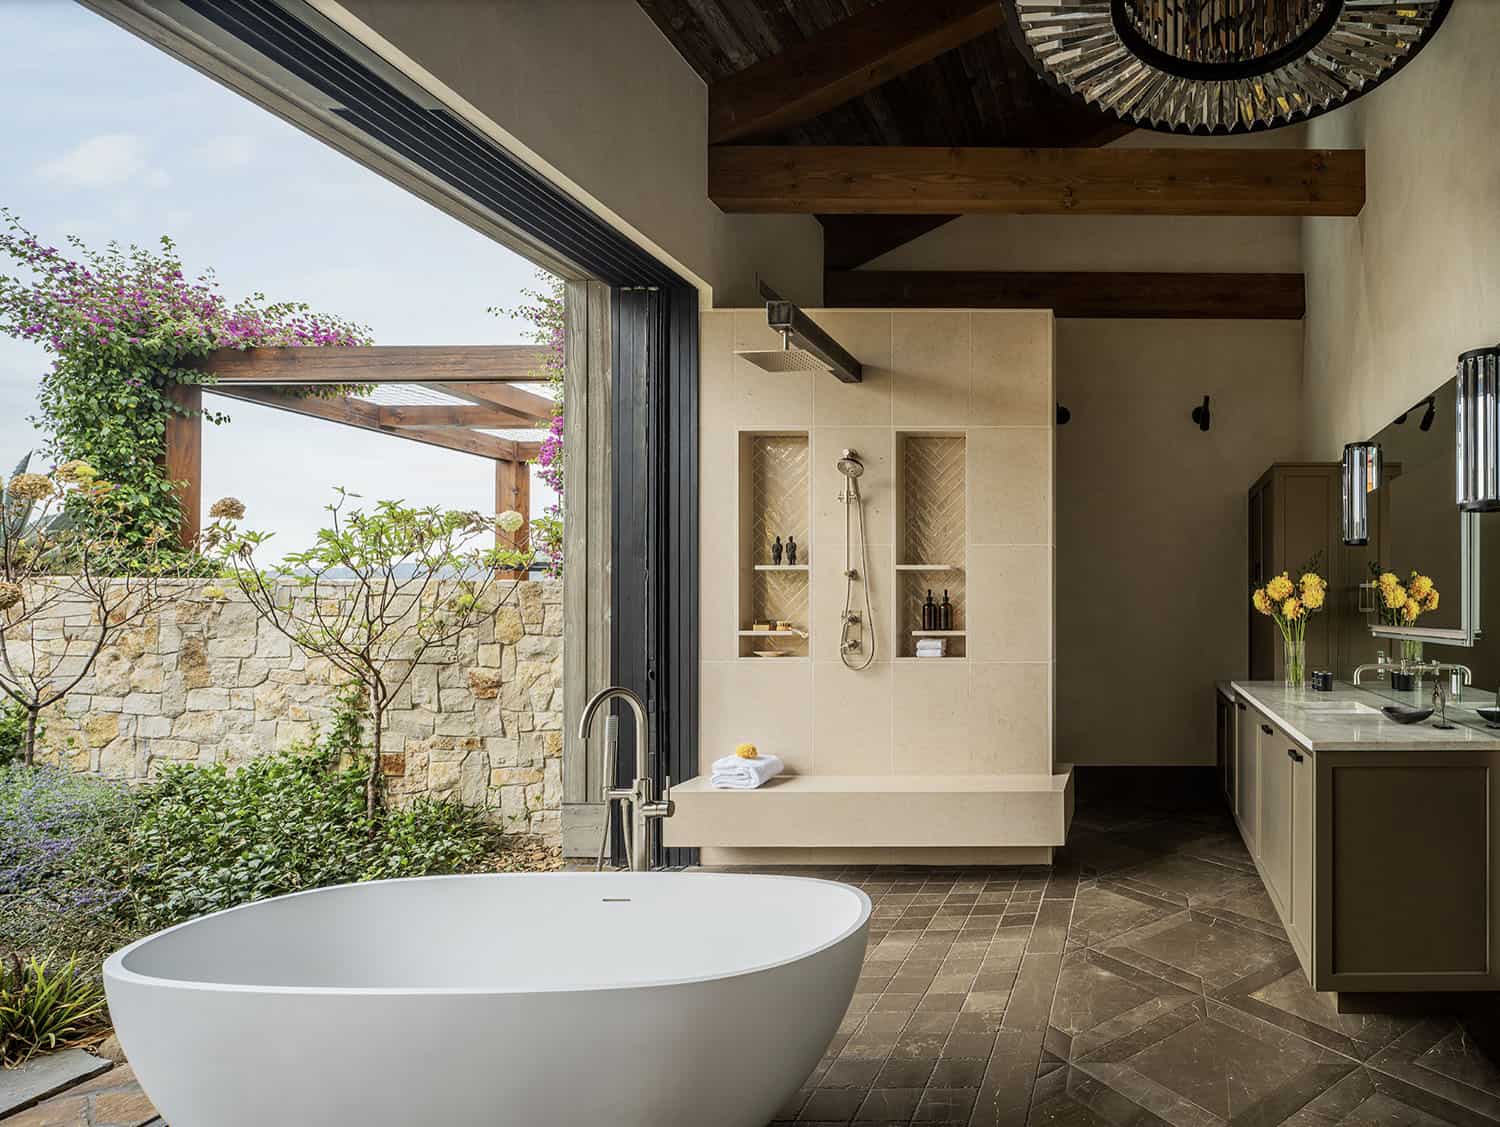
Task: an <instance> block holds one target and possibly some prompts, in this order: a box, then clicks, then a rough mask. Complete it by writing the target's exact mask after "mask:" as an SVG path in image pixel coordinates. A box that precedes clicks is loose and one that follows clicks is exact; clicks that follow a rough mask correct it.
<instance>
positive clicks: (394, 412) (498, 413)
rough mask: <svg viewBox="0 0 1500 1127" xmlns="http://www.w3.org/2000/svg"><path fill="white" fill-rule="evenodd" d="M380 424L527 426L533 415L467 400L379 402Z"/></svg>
mask: <svg viewBox="0 0 1500 1127" xmlns="http://www.w3.org/2000/svg"><path fill="white" fill-rule="evenodd" d="M379 410H380V425H381V426H383V427H491V428H506V427H509V428H512V429H516V428H530V427H534V426H536V423H537V419H536V416H535V415H522V414H520V413H518V412H515V411H510V410H507V409H505V408H504V407H471V406H468V405H467V404H428V403H422V404H411V405H407V404H400V405H397V406H381V407H380V408H379Z"/></svg>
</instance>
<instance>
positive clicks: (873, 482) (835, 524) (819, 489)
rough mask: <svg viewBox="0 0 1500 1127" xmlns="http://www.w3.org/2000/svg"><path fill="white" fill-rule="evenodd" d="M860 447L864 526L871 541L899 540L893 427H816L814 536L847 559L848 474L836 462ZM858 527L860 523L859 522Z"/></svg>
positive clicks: (813, 462) (826, 547) (890, 541)
mask: <svg viewBox="0 0 1500 1127" xmlns="http://www.w3.org/2000/svg"><path fill="white" fill-rule="evenodd" d="M847 449H852V450H856V451H858V453H859V458H860V461H862V462H864V464H865V472H864V474H863V475H862V476H861V477H860V479H859V493H860V496H861V497H862V498H863V499H864V510H865V530H866V531H867V532H868V534H869V537H870V543H871V544H891V543H893V542H894V541H895V531H896V524H895V512H896V470H895V457H894V450H895V435H894V432H893V431H892V430H891V429H890V428H889V427H814V428H813V435H812V492H813V497H812V506H813V538H814V542H815V543H817V544H819V545H821V546H822V550H823V551H824V552H828V551H832V552H835V553H837V555H838V558H839V562H840V563H842V562H843V559H844V503H843V502H842V501H840V500H839V495H840V494H841V493H842V492H843V491H844V475H843V474H841V473H839V471H838V466H837V464H836V463H837V462H838V460H839V458H840V456H841V455H842V454H843V452H844V451H845V450H847ZM854 527H855V528H856V530H857V529H858V525H857V523H856V524H855V525H854Z"/></svg>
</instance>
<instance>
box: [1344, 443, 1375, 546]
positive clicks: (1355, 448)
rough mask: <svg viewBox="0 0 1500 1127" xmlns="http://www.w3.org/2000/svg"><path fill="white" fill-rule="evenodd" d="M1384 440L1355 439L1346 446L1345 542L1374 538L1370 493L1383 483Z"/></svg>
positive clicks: (1364, 540) (1368, 540) (1359, 544)
mask: <svg viewBox="0 0 1500 1127" xmlns="http://www.w3.org/2000/svg"><path fill="white" fill-rule="evenodd" d="M1380 465H1381V463H1380V444H1379V443H1378V442H1351V443H1349V444H1348V445H1347V446H1345V447H1344V474H1343V486H1344V543H1345V544H1351V545H1354V546H1362V545H1365V544H1368V543H1369V542H1370V494H1371V493H1373V492H1375V490H1376V489H1378V488H1379V487H1380Z"/></svg>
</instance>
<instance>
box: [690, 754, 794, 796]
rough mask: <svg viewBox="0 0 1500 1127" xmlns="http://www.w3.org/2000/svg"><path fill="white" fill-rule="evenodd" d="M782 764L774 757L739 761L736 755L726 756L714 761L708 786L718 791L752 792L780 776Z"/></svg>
mask: <svg viewBox="0 0 1500 1127" xmlns="http://www.w3.org/2000/svg"><path fill="white" fill-rule="evenodd" d="M782 767H783V764H782V762H781V758H780V757H779V756H775V755H762V756H759V757H758V758H755V759H741V758H740V757H739V756H737V755H726V756H725V757H724V758H723V759H718V760H715V761H714V765H713V769H712V773H711V774H710V775H709V780H708V781H709V785H710V786H713V787H717V788H718V789H719V790H754V789H755V788H756V787H758V786H760V785H761V784H763V783H765V782H766V781H767V780H768V779H774V778H775V777H776V776H777V775H779V774H781V771H782Z"/></svg>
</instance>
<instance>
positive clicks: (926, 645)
mask: <svg viewBox="0 0 1500 1127" xmlns="http://www.w3.org/2000/svg"><path fill="white" fill-rule="evenodd" d="M917 656H918V657H947V656H948V639H947V638H918V639H917Z"/></svg>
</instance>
